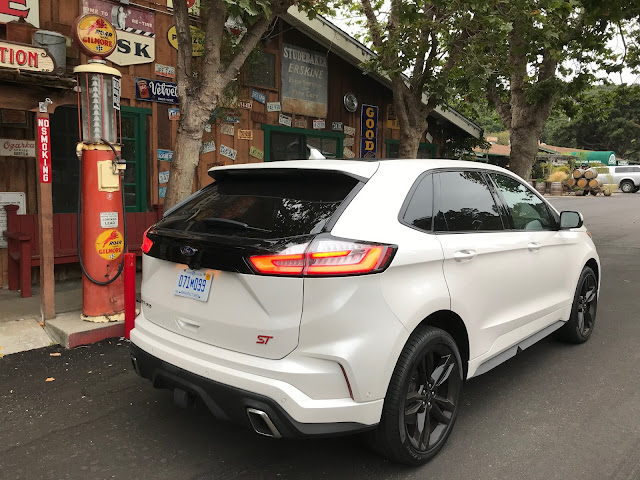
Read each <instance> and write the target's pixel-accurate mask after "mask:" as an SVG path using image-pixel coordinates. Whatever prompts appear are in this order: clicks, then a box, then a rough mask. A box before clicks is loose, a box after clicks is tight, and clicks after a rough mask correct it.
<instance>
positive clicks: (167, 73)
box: [155, 63, 176, 78]
mask: <svg viewBox="0 0 640 480" xmlns="http://www.w3.org/2000/svg"><path fill="white" fill-rule="evenodd" d="M155 71H156V75H158V76H159V77H167V78H176V69H175V67H172V66H170V65H162V64H161V63H156V64H155Z"/></svg>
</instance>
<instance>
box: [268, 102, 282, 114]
mask: <svg viewBox="0 0 640 480" xmlns="http://www.w3.org/2000/svg"><path fill="white" fill-rule="evenodd" d="M281 110H282V106H281V105H280V102H267V112H279V111H281Z"/></svg>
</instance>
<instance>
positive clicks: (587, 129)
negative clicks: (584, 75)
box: [545, 85, 640, 161]
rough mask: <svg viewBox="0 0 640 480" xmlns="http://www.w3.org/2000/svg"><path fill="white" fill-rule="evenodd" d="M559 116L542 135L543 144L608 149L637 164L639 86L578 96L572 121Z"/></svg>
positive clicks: (639, 147)
mask: <svg viewBox="0 0 640 480" xmlns="http://www.w3.org/2000/svg"><path fill="white" fill-rule="evenodd" d="M561 115H562V114H559V115H558V117H556V118H555V119H554V120H553V121H551V122H550V126H549V128H547V130H546V132H545V137H546V139H547V140H546V141H547V143H551V144H553V145H559V146H567V147H574V148H581V149H585V150H605V151H606V150H612V151H614V152H616V155H617V156H618V157H621V158H624V159H626V160H632V161H640V85H631V86H626V85H620V86H603V87H597V88H594V89H592V90H590V91H589V92H588V93H587V94H585V95H584V96H583V97H582V101H581V102H580V107H579V110H578V111H577V112H576V115H575V116H574V118H573V119H569V117H566V116H561Z"/></svg>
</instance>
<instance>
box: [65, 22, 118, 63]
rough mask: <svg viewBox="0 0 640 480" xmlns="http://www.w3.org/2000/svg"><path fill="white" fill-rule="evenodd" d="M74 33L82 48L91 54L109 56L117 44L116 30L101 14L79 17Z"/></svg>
mask: <svg viewBox="0 0 640 480" xmlns="http://www.w3.org/2000/svg"><path fill="white" fill-rule="evenodd" d="M73 33H74V36H75V38H76V40H77V42H78V45H79V46H80V49H81V50H82V51H83V52H84V53H86V54H87V55H90V56H98V57H108V56H109V55H110V54H111V53H112V52H113V51H114V50H115V48H116V45H117V40H118V39H117V36H116V30H115V29H114V28H113V25H111V24H110V23H109V21H108V20H107V19H106V18H103V17H101V16H100V15H93V14H90V15H84V16H82V17H80V18H78V19H77V20H76V22H75V25H74V29H73Z"/></svg>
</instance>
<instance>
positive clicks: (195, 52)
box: [167, 25, 204, 57]
mask: <svg viewBox="0 0 640 480" xmlns="http://www.w3.org/2000/svg"><path fill="white" fill-rule="evenodd" d="M190 29H191V56H192V57H201V56H202V55H204V32H203V31H202V30H200V29H199V28H198V27H194V26H193V25H191V26H190ZM167 38H168V39H169V43H170V44H171V46H172V47H173V48H175V49H176V50H177V49H178V32H177V30H176V27H175V26H173V27H171V28H170V29H169V31H168V32H167Z"/></svg>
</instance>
